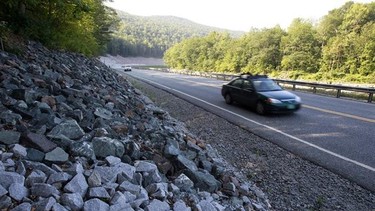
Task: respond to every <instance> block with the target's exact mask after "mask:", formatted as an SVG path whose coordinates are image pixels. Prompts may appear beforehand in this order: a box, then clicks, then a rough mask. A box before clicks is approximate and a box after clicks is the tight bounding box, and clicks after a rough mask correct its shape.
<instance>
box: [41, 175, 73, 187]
mask: <svg viewBox="0 0 375 211" xmlns="http://www.w3.org/2000/svg"><path fill="white" fill-rule="evenodd" d="M71 178H72V176H71V175H70V174H68V173H65V172H56V173H53V174H51V175H50V176H49V177H48V180H47V183H48V184H51V185H53V184H54V183H58V182H61V183H65V182H67V181H69V180H70V179H71Z"/></svg>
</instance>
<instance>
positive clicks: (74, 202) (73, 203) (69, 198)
mask: <svg viewBox="0 0 375 211" xmlns="http://www.w3.org/2000/svg"><path fill="white" fill-rule="evenodd" d="M60 201H61V204H62V205H64V206H66V207H68V208H69V209H70V210H73V211H78V210H81V209H82V208H83V205H84V201H83V199H82V196H81V194H80V193H64V194H63V195H62V196H61V198H60Z"/></svg>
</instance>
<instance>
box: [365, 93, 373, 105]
mask: <svg viewBox="0 0 375 211" xmlns="http://www.w3.org/2000/svg"><path fill="white" fill-rule="evenodd" d="M373 95H374V93H370V94H369V95H368V100H367V102H369V103H371V102H372V97H373Z"/></svg>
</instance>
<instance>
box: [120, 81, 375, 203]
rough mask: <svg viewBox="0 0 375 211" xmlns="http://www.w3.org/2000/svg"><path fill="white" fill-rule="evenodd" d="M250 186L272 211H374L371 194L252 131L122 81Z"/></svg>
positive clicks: (374, 198)
mask: <svg viewBox="0 0 375 211" xmlns="http://www.w3.org/2000/svg"><path fill="white" fill-rule="evenodd" d="M127 78H128V80H129V81H130V82H131V83H132V85H133V86H134V87H136V88H137V89H139V90H140V91H142V92H143V94H144V95H146V96H147V97H149V98H150V99H151V100H152V101H153V102H154V103H155V104H156V105H157V106H159V107H160V108H162V109H163V110H165V111H167V112H169V114H170V115H171V116H172V117H174V118H176V119H177V120H179V121H181V122H183V123H185V125H186V128H187V129H188V130H189V131H190V132H191V133H193V134H195V135H196V136H197V137H199V138H200V139H202V140H204V141H205V142H206V143H207V144H210V145H212V146H213V147H214V148H215V149H216V150H217V151H218V152H219V154H220V155H221V156H222V157H223V158H224V159H225V160H226V161H227V162H228V163H229V164H231V165H232V166H234V167H235V168H236V169H237V171H238V173H239V174H240V175H242V176H243V179H246V180H248V181H250V182H252V183H255V184H256V185H257V186H258V187H259V188H260V189H261V190H262V191H263V192H264V193H265V194H266V195H267V196H268V199H269V201H270V203H271V205H272V207H273V209H275V210H375V193H373V192H371V191H369V190H366V189H364V188H362V187H360V186H358V185H356V184H355V183H353V182H350V181H349V180H347V179H345V178H343V177H341V176H339V175H336V174H334V173H332V172H330V171H328V170H326V169H324V168H322V167H320V166H318V165H315V164H314V163H311V162H309V161H307V160H304V159H302V158H300V157H298V156H296V155H293V154H292V153H290V152H288V151H287V150H285V149H282V148H280V147H278V146H276V145H274V144H272V143H271V142H269V141H267V140H264V139H262V138H260V137H258V136H256V135H255V134H253V133H252V132H251V131H248V130H245V129H243V128H241V127H239V126H237V125H234V124H232V123H230V122H228V121H226V120H225V119H223V118H221V117H219V116H216V115H214V114H212V113H210V112H208V111H206V110H204V109H202V108H200V107H198V106H195V105H193V104H191V103H189V102H187V101H185V100H182V99H180V98H178V97H176V96H175V95H173V94H171V93H168V92H166V91H164V90H161V89H158V88H156V87H154V86H151V85H149V84H147V83H144V82H142V81H139V80H135V79H133V78H131V77H127Z"/></svg>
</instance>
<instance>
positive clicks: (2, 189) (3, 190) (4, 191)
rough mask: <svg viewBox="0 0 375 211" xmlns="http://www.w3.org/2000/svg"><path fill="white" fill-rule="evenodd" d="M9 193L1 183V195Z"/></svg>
mask: <svg viewBox="0 0 375 211" xmlns="http://www.w3.org/2000/svg"><path fill="white" fill-rule="evenodd" d="M7 193H8V191H7V190H6V189H5V188H4V187H3V186H2V185H0V197H2V196H4V195H5V194H7Z"/></svg>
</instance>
